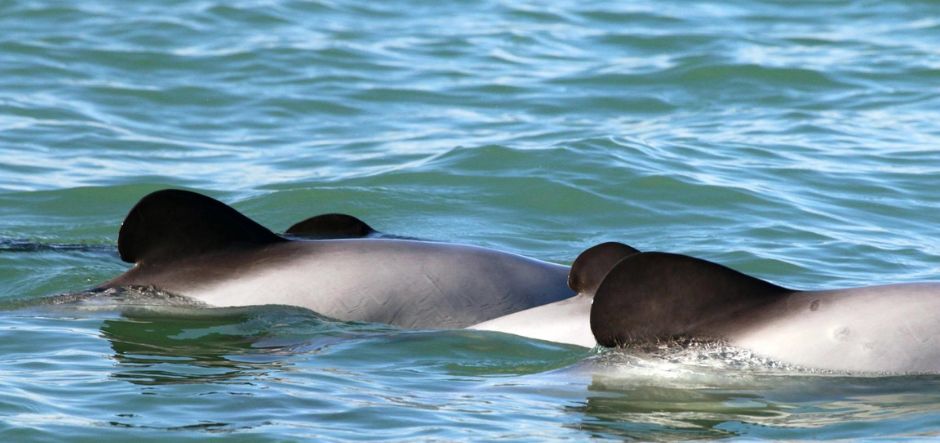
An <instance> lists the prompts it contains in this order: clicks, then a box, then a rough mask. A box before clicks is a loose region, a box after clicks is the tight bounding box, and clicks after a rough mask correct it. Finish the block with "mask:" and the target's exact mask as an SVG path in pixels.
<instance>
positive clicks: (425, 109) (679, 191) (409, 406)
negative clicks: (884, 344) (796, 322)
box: [0, 0, 940, 441]
mask: <svg viewBox="0 0 940 443" xmlns="http://www.w3.org/2000/svg"><path fill="white" fill-rule="evenodd" d="M725 3H726V2H713V3H709V2H692V3H690V2H672V1H665V2H652V1H647V2H631V3H629V4H615V3H612V2H611V3H609V4H604V3H597V2H593V3H592V2H573V1H570V2H566V1H560V2H553V3H552V4H550V5H545V4H540V3H536V2H477V3H473V4H465V3H457V2H423V1H406V2H398V3H394V4H384V3H380V2H365V1H362V2H357V1H338V2H329V1H326V2H299V1H298V2H295V1H281V0H272V1H238V2H221V1H217V0H206V1H200V2H194V1H184V0H176V1H169V2H117V1H110V2H109V1H98V2H71V3H69V2H52V1H47V2H43V1H38V2H33V1H29V2H27V1H25V0H11V1H5V2H0V302H2V303H3V304H4V305H5V306H7V307H12V306H23V305H26V306H27V307H26V308H20V309H7V310H4V311H2V312H0V356H2V358H0V440H3V441H61V440H63V439H68V440H71V441H100V440H101V439H102V438H113V439H120V440H131V439H133V440H135V441H187V440H188V441H201V440H211V439H220V438H224V439H226V440H233V441H299V440H306V439H313V440H317V441H344V440H377V439H381V440H403V441H413V440H443V441H452V440H467V441H480V440H493V439H505V440H518V441H536V440H537V441H543V440H576V441H581V440H589V439H612V440H623V439H640V440H675V439H697V438H736V437H737V438H745V439H750V438H774V439H781V438H783V439H810V438H863V437H874V436H883V437H888V438H892V439H895V438H902V437H912V438H917V437H925V438H926V437H930V436H936V435H937V434H938V433H940V389H938V388H940V377H937V376H932V375H920V376H871V375H866V376H853V375H851V374H820V373H815V372H812V371H802V370H795V369H792V368H787V367H781V366H778V365H775V364H773V363H769V362H764V361H762V360H760V359H759V358H756V357H755V358H751V357H748V356H743V357H742V356H740V355H738V354H736V353H735V352H733V351H727V350H690V351H684V352H680V353H678V354H674V353H666V354H652V355H645V354H643V355H633V354H624V353H619V352H599V351H597V350H585V349H582V348H577V347H571V346H565V345H558V344H552V343H546V342H540V341H535V340H528V339H523V338H519V337H513V336H507V335H500V334H495V333H479V332H467V331H403V330H398V329H394V328H389V327H385V326H381V325H362V324H346V323H338V322H334V321H331V320H328V319H324V318H321V317H319V316H317V315H316V314H315V313H312V312H309V311H305V310H302V309H293V308H285V307H261V308H251V309H241V310H232V309H211V308H195V307H194V308H191V309H185V310H163V311H140V312H137V311H127V312H123V313H122V312H121V311H119V310H117V309H115V308H114V307H113V306H111V307H109V306H108V305H107V303H104V302H103V303H102V305H99V306H93V305H92V306H87V305H86V306H84V307H81V308H80V307H76V306H40V305H37V304H36V301H37V300H39V299H40V298H41V297H43V296H46V295H52V294H59V293H64V292H73V291H79V290H82V289H84V288H87V287H89V286H91V285H93V284H95V283H98V282H100V281H103V280H105V279H108V278H110V277H112V276H114V275H116V274H118V273H120V272H122V271H123V270H124V269H126V265H125V264H124V263H122V262H121V261H120V260H119V259H118V257H117V255H116V251H115V249H114V246H113V245H114V242H115V240H116V237H117V229H118V226H119V224H120V222H121V220H122V219H123V216H124V215H125V214H126V212H127V210H128V209H129V208H130V207H131V206H132V205H133V204H134V202H136V201H137V199H139V198H140V197H141V196H143V195H144V194H146V193H147V192H149V191H152V190H156V189H159V188H164V187H185V188H189V189H194V190H199V191H202V192H205V193H208V194H210V195H213V196H215V197H217V198H220V199H222V200H224V201H226V202H229V203H232V204H233V205H234V206H235V207H236V208H238V209H239V210H241V211H243V212H245V213H246V214H248V215H250V216H251V217H253V218H255V219H257V220H259V221H260V222H262V223H264V224H265V225H267V226H269V227H271V228H272V229H275V230H282V229H284V228H286V227H287V226H289V225H290V224H292V223H294V222H296V221H298V220H301V219H303V218H305V217H307V216H310V215H313V214H317V213H322V212H332V211H342V212H348V213H352V214H355V215H357V216H359V217H361V218H363V219H364V220H366V221H368V222H369V223H370V224H372V225H373V226H375V227H376V228H378V229H380V230H382V231H384V232H389V233H394V234H399V235H407V236H414V237H421V238H432V239H438V240H442V241H452V242H462V243H470V244H475V245H481V246H486V247H492V248H496V249H501V250H507V251H511V252H515V253H520V254H523V255H527V256H531V257H536V258H539V259H542V260H547V261H553V262H557V263H565V264H567V263H570V262H571V260H572V259H573V258H574V257H575V256H576V255H577V254H578V253H579V252H580V251H581V250H583V249H584V248H586V247H588V246H590V245H593V244H596V243H599V242H602V241H607V240H619V241H623V242H625V243H628V244H631V245H633V246H636V247H637V248H639V249H642V250H666V251H674V252H681V253H686V254H691V255H696V256H700V257H703V258H707V259H710V260H714V261H717V262H720V263H723V264H726V265H729V266H732V267H734V268H737V269H740V270H742V271H745V272H747V273H751V274H754V275H757V276H760V277H762V278H765V279H768V280H771V281H774V282H776V283H779V284H782V285H787V286H792V287H797V288H806V289H816V288H828V287H842V286H853V285H871V284H881V283H893V282H914V281H926V280H937V279H938V278H940V242H938V241H937V239H938V238H940V223H938V209H940V194H938V192H937V189H938V187H940V149H938V148H940V127H938V125H937V122H938V121H940V88H938V85H940V49H937V48H940V3H937V2H934V1H927V0H924V1H897V0H895V1H879V2H875V1H838V0H833V1H813V2H801V3H799V4H793V3H791V2H784V1H771V0H748V1H743V2H734V3H733V4H730V3H729V4H725Z"/></svg>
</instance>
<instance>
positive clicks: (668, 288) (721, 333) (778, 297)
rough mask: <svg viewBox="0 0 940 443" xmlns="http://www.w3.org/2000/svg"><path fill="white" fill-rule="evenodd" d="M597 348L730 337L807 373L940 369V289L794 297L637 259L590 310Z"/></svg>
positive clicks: (688, 265)
mask: <svg viewBox="0 0 940 443" xmlns="http://www.w3.org/2000/svg"><path fill="white" fill-rule="evenodd" d="M591 329H592V331H593V333H594V336H595V338H596V339H597V342H598V343H599V344H600V345H602V346H607V347H614V346H622V345H631V344H637V343H648V342H651V341H659V340H669V339H673V338H678V337H701V338H714V339H721V340H726V341H728V342H729V343H730V344H732V345H735V346H739V347H742V348H746V349H750V350H752V351H754V352H756V353H758V354H761V355H764V356H767V357H770V358H774V359H777V360H779V361H783V362H788V363H791V364H796V365H801V366H805V367H810V368H818V369H830V370H847V371H866V372H892V373H903V372H937V371H940V284H936V283H924V284H898V285H885V286H872V287H864V288H853V289H838V290H826V291H797V290H792V289H787V288H784V287H781V286H777V285H774V284H772V283H768V282H766V281H763V280H760V279H757V278H754V277H751V276H748V275H745V274H742V273H740V272H737V271H735V270H732V269H730V268H726V267H724V266H721V265H718V264H715V263H711V262H708V261H705V260H700V259H696V258H692V257H688V256H684V255H677V254H667V253H662V252H645V253H640V254H635V255H632V256H630V257H627V258H625V259H624V260H622V261H620V262H619V263H618V264H617V265H616V266H614V267H613V269H611V270H610V272H609V273H608V274H607V276H606V277H605V278H604V281H603V282H602V283H601V285H600V287H599V288H598V289H597V292H596V294H595V297H594V304H593V306H592V308H591Z"/></svg>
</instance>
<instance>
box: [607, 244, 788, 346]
mask: <svg viewBox="0 0 940 443" xmlns="http://www.w3.org/2000/svg"><path fill="white" fill-rule="evenodd" d="M791 292H796V291H793V290H790V289H787V288H784V287H781V286H777V285H774V284H772V283H769V282H766V281H764V280H761V279H758V278H754V277H751V276H749V275H746V274H742V273H740V272H738V271H735V270H733V269H731V268H727V267H725V266H722V265H719V264H716V263H712V262H709V261H706V260H701V259H697V258H694V257H689V256H686V255H679V254H668V253H664V252H643V253H639V254H636V255H633V256H631V257H627V258H625V259H623V260H622V261H621V262H620V263H618V264H617V265H616V266H614V268H613V269H611V270H610V272H609V273H608V274H607V277H605V278H604V281H603V282H602V283H601V285H600V287H599V288H598V289H597V292H596V294H595V295H594V303H593V304H592V306H591V331H592V332H593V333H594V338H595V339H597V342H598V344H600V345H602V346H608V347H612V346H620V345H624V344H629V343H636V342H645V341H655V340H660V339H670V338H675V337H680V336H684V335H690V334H696V333H698V334H707V333H708V332H709V331H716V330H721V329H722V324H721V322H723V321H740V320H744V318H742V317H741V316H746V315H748V312H747V311H748V310H749V309H752V308H756V307H759V306H763V305H765V304H767V303H770V302H772V301H774V300H776V299H777V298H778V297H779V296H783V295H785V294H788V293H791Z"/></svg>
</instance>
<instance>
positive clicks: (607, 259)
mask: <svg viewBox="0 0 940 443" xmlns="http://www.w3.org/2000/svg"><path fill="white" fill-rule="evenodd" d="M638 252H640V251H638V250H636V249H634V248H632V247H630V246H627V245H625V244H623V243H616V242H608V243H601V244H599V245H597V246H594V247H591V248H589V249H587V250H585V251H584V252H582V253H581V255H579V256H578V258H577V259H575V261H574V263H572V264H571V272H570V273H569V274H568V286H569V287H570V288H571V289H572V290H574V291H575V292H576V293H577V295H575V296H574V297H571V298H568V299H565V300H561V301H557V302H554V303H549V304H547V305H543V306H538V307H535V308H530V309H526V310H524V311H521V312H516V313H513V314H509V315H506V316H503V317H499V318H496V319H493V320H489V321H486V322H483V323H480V324H477V325H473V326H471V327H470V329H479V330H484V331H498V332H505V333H510V334H516V335H521V336H524V337H530V338H537V339H540V340H547V341H554V342H559V343H568V344H573V345H578V346H584V347H588V348H590V347H593V346H594V345H595V344H596V342H595V340H594V335H593V334H592V333H591V323H590V314H591V302H592V301H593V298H594V292H595V291H596V290H597V287H598V285H600V284H601V281H602V280H603V279H604V277H605V276H606V275H607V272H608V271H610V269H611V268H613V267H614V265H616V264H617V263H618V262H619V261H620V260H622V259H624V258H625V257H628V256H630V255H633V254H636V253H638Z"/></svg>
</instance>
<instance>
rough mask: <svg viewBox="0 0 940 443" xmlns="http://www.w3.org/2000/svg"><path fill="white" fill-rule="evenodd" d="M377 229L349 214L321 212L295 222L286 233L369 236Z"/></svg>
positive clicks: (295, 234) (329, 236) (318, 237)
mask: <svg viewBox="0 0 940 443" xmlns="http://www.w3.org/2000/svg"><path fill="white" fill-rule="evenodd" d="M375 232H376V231H375V230H374V229H372V227H371V226H369V225H367V224H366V222H364V221H362V220H359V219H358V218H356V217H353V216H351V215H347V214H320V215H315V216H313V217H310V218H308V219H306V220H304V221H302V222H298V223H294V225H293V226H291V227H289V228H287V231H285V232H284V233H285V234H287V235H293V236H297V237H306V238H316V239H332V238H360V237H368V236H369V235H371V234H374V233H375Z"/></svg>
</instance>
